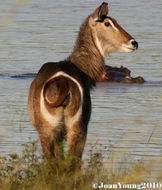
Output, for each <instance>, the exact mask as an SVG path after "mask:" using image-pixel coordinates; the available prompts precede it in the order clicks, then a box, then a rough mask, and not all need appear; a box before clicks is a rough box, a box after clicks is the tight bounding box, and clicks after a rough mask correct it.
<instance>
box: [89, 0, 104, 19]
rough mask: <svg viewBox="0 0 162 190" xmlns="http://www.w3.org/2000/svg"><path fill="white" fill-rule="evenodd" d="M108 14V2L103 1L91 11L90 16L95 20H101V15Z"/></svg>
mask: <svg viewBox="0 0 162 190" xmlns="http://www.w3.org/2000/svg"><path fill="white" fill-rule="evenodd" d="M107 14H108V3H105V2H103V3H102V4H101V5H100V6H99V7H98V8H97V9H96V10H95V11H94V12H93V13H92V17H93V19H94V20H95V21H97V20H98V21H101V20H102V18H103V16H107Z"/></svg>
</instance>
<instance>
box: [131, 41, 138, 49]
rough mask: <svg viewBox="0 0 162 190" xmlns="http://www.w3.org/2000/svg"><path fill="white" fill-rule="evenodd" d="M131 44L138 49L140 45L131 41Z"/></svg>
mask: <svg viewBox="0 0 162 190" xmlns="http://www.w3.org/2000/svg"><path fill="white" fill-rule="evenodd" d="M131 44H132V45H133V46H134V47H135V48H136V49H137V48H138V43H137V42H136V41H135V40H132V41H131Z"/></svg>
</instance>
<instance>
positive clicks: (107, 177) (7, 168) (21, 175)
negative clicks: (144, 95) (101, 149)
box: [0, 142, 162, 190]
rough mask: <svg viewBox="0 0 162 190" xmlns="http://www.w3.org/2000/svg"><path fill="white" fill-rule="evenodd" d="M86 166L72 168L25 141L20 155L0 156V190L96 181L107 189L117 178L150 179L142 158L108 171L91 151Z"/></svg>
mask: <svg viewBox="0 0 162 190" xmlns="http://www.w3.org/2000/svg"><path fill="white" fill-rule="evenodd" d="M85 167H86V168H83V167H82V170H80V169H75V170H74V167H73V163H72V162H71V161H69V160H66V159H62V160H60V161H59V163H58V162H56V161H55V160H47V159H43V158H42V157H40V156H39V155H38V154H37V153H36V143H35V142H33V143H30V144H27V145H25V149H24V151H23V153H22V156H20V157H19V156H18V155H17V154H11V155H10V156H9V157H8V158H1V159H0V190H92V189H93V187H92V186H93V184H95V185H94V187H97V184H98V185H101V186H102V184H101V182H103V183H104V184H107V186H105V187H106V188H107V189H113V187H112V188H110V186H108V185H110V184H118V189H119V187H120V186H119V182H120V183H121V184H140V183H141V182H151V183H152V182H153V181H148V178H147V176H148V174H149V171H151V167H150V165H149V167H148V165H145V164H144V163H142V162H139V163H137V165H136V166H134V167H133V168H131V169H130V170H129V171H123V172H117V171H116V172H114V171H113V172H112V170H111V169H110V171H109V170H108V169H106V167H105V168H104V166H103V165H102V163H101V160H100V156H99V154H94V155H93V156H91V162H90V164H89V165H88V166H85ZM148 168H149V169H148ZM157 180H158V181H156V182H160V181H162V174H159V175H158V178H157ZM108 187H109V188H108ZM134 187H135V186H133V188H128V187H127V188H126V186H125V187H124V189H137V188H134ZM106 188H105V189H106ZM114 188H115V186H114ZM96 189H97V188H96ZM100 189H102V188H100ZM121 189H123V188H121ZM146 189H147V188H146ZM156 189H158V188H156ZM159 189H160V188H159Z"/></svg>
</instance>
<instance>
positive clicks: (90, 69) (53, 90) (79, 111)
mask: <svg viewBox="0 0 162 190" xmlns="http://www.w3.org/2000/svg"><path fill="white" fill-rule="evenodd" d="M107 14H108V4H107V3H105V2H104V3H102V5H101V6H100V7H98V8H97V9H96V10H95V11H94V12H93V13H92V14H91V15H89V16H88V18H87V19H86V20H85V21H84V23H83V24H82V25H81V28H80V32H79V34H78V38H77V41H76V44H75V47H74V50H73V52H72V54H71V55H70V56H69V57H68V58H67V59H66V60H64V61H61V62H49V63H45V64H44V65H43V66H42V68H41V69H40V70H39V72H38V74H37V76H36V77H35V79H34V80H33V82H32V84H31V86H30V92H29V99H28V111H29V115H30V119H31V122H32V124H33V125H34V126H35V128H36V129H37V131H38V133H39V137H40V141H41V145H42V149H43V152H44V154H45V155H50V156H53V157H59V156H60V146H59V145H60V143H61V142H62V141H63V139H66V140H67V144H68V151H69V154H70V155H73V156H75V157H77V158H79V159H81V156H82V152H83V149H84V145H85V141H86V135H87V125H88V122H89V119H90V115H91V99H90V89H91V88H92V87H93V86H94V85H95V82H96V81H97V82H98V81H106V80H109V79H108V77H109V76H113V75H114V74H116V72H118V69H117V71H116V70H115V68H110V67H108V66H106V67H105V62H104V56H105V55H107V54H110V53H112V52H118V51H124V52H133V51H134V50H136V49H137V47H138V43H137V42H136V41H135V39H134V38H133V37H132V36H131V35H129V34H128V33H127V32H126V31H125V30H124V29H123V28H122V27H121V26H120V25H119V24H118V23H117V21H116V20H115V19H113V18H111V17H109V16H107ZM105 68H106V69H105ZM110 71H111V73H110ZM127 71H128V70H127ZM112 72H114V73H112ZM120 73H123V74H124V73H125V74H127V75H128V76H129V73H126V70H124V69H123V68H120ZM112 78H114V77H112ZM115 78H116V76H115ZM124 78H126V77H125V76H124Z"/></svg>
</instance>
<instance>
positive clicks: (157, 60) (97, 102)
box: [0, 0, 162, 164]
mask: <svg viewBox="0 0 162 190" xmlns="http://www.w3.org/2000/svg"><path fill="white" fill-rule="evenodd" d="M15 3H16V0H6V1H4V2H3V3H1V6H0V19H1V20H0V21H2V18H4V17H6V16H7V17H9V15H8V13H9V12H11V8H12V7H13V6H14V5H15ZM100 3H101V1H94V0H87V1H85V0H79V1H74V0H72V1H66V0H60V1H50V0H47V1H41V0H37V1H30V2H29V3H27V4H26V5H25V6H23V7H22V8H21V9H19V10H17V13H15V14H14V15H12V14H11V20H10V22H9V24H8V25H7V24H6V26H5V27H4V28H1V29H0V154H1V155H4V154H9V153H11V152H20V150H21V149H22V146H21V145H22V144H23V143H25V142H28V141H30V140H35V139H38V136H37V133H36V132H35V130H34V129H33V127H32V126H31V124H30V122H29V117H28V114H27V96H28V89H29V85H30V83H31V81H32V76H27V77H24V78H19V77H17V78H12V77H10V76H13V75H18V74H20V75H21V74H23V73H36V72H37V71H38V69H39V68H40V67H41V65H42V64H43V63H45V62H47V61H59V60H63V59H64V58H66V57H67V56H68V55H69V53H70V52H71V51H72V48H73V45H74V42H75V38H76V35H77V32H78V30H79V26H80V24H81V23H82V21H83V20H84V19H85V18H86V16H88V15H89V14H90V13H91V11H93V10H94V9H95V8H96V7H97V6H99V5H100ZM109 6H110V15H111V16H112V17H114V18H116V19H117V20H118V22H119V23H120V24H121V25H122V26H123V27H124V28H125V29H126V30H127V31H128V32H129V33H130V34H131V35H133V36H134V37H135V38H136V40H137V41H138V42H139V49H138V51H136V52H134V53H129V54H126V53H116V54H112V55H110V56H109V57H107V58H106V63H107V64H109V65H112V66H120V65H124V66H126V67H128V68H129V69H130V70H132V75H133V76H137V75H141V76H143V77H144V78H145V79H146V80H147V82H146V83H145V84H140V85H137V84H133V85H132V84H131V85H130V84H117V83H109V84H108V83H100V84H97V88H95V89H94V90H93V91H92V93H91V94H92V104H93V109H92V117H91V122H90V124H89V130H88V138H87V144H86V148H85V153H84V157H85V158H86V157H87V155H88V154H89V151H90V150H91V149H92V147H93V149H94V150H95V151H96V150H97V151H99V152H101V153H102V155H103V158H104V159H108V158H109V157H111V156H112V155H114V154H115V155H116V158H117V159H118V158H119V160H120V161H123V163H127V164H129V163H130V164H131V163H132V161H133V160H141V159H142V160H152V159H159V158H161V157H162V22H161V20H162V11H161V10H162V2H161V1H159V0H154V1H151V0H147V1H146V0H137V1H130V0H123V1H120V0H110V1H109ZM0 23H1V22H0Z"/></svg>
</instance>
